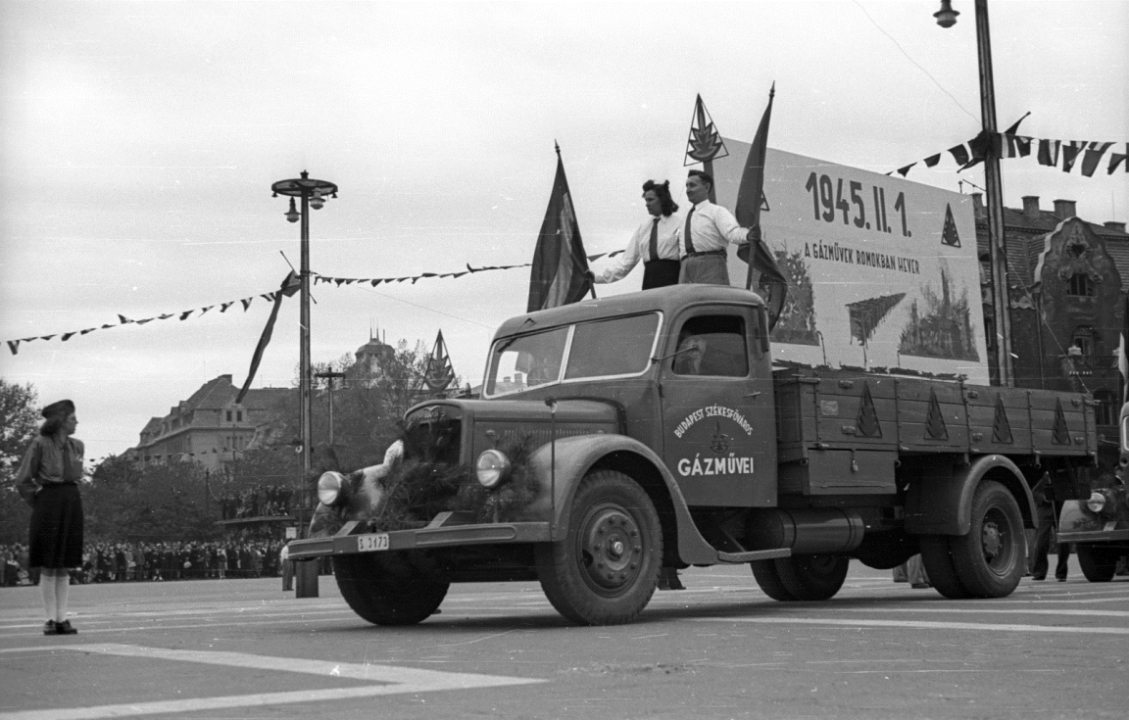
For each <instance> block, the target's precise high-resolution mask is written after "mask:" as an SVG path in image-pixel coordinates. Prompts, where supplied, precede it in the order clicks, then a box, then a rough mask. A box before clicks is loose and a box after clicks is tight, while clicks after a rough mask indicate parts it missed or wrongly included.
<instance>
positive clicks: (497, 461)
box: [474, 450, 511, 488]
mask: <svg viewBox="0 0 1129 720" xmlns="http://www.w3.org/2000/svg"><path fill="white" fill-rule="evenodd" d="M510 469H511V465H510V459H509V458H508V457H506V454H505V453H503V452H500V451H498V450H487V451H486V452H484V453H482V454H481V455H479V456H478V462H477V463H475V466H474V472H475V474H476V475H477V476H478V482H479V483H481V485H482V487H484V488H496V487H498V486H499V485H501V484H502V483H503V482H505V481H506V479H507V478H509V476H510Z"/></svg>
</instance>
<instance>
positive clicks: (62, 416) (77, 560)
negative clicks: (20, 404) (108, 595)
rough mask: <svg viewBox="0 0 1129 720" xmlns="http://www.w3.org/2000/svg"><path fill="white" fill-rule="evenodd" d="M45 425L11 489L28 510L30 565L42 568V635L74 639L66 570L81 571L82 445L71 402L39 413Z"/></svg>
mask: <svg viewBox="0 0 1129 720" xmlns="http://www.w3.org/2000/svg"><path fill="white" fill-rule="evenodd" d="M42 414H43V417H45V418H46V421H45V422H44V423H43V426H42V427H40V428H39V437H37V438H36V439H35V440H34V441H33V442H32V444H31V447H30V448H28V451H27V454H26V455H25V456H24V459H23V463H21V464H20V469H19V471H18V472H17V473H16V487H17V488H19V489H20V494H21V495H22V496H23V498H24V500H26V501H27V502H28V503H29V504H30V505H31V506H32V512H31V543H30V544H31V551H30V557H29V565H30V566H31V567H39V568H42V573H41V574H40V579H39V587H40V590H41V591H42V593H43V607H44V610H45V611H46V613H47V622H46V624H44V626H43V634H44V635H74V634H75V633H77V632H78V631H77V630H75V629H74V628H73V627H71V623H70V621H69V620H67V594H68V592H69V590H70V572H69V570H70V568H76V567H81V566H82V496H81V495H80V494H79V491H78V482H79V481H80V480H82V473H83V470H82V463H83V452H84V450H85V448H84V447H83V444H82V441H81V440H77V439H75V438H73V437H71V435H73V434H74V431H75V428H76V427H78V419H77V418H76V417H75V408H74V403H73V402H71V401H70V400H60V401H59V402H57V403H52V404H51V405H48V406H47V407H45V408H43V413H42Z"/></svg>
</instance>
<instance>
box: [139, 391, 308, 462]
mask: <svg viewBox="0 0 1129 720" xmlns="http://www.w3.org/2000/svg"><path fill="white" fill-rule="evenodd" d="M295 392H296V391H295V390H294V389H292V388H258V389H252V390H248V391H247V394H246V395H245V396H244V398H243V401H242V402H241V403H236V402H235V398H236V397H237V396H238V395H239V388H237V387H235V386H234V385H233V384H232V379H231V375H220V376H219V377H217V378H215V379H213V380H209V381H208V382H206V383H204V384H203V385H202V386H201V387H200V389H198V390H197V391H196V392H194V393H193V394H192V396H191V397H189V398H188V399H187V400H182V401H181V402H180V403H178V404H177V405H176V406H175V407H172V408H170V409H169V412H168V414H167V415H165V416H164V417H154V418H151V419H150V420H149V422H148V423H146V424H145V427H144V429H142V431H141V438H140V442H139V443H138V445H137V447H135V448H133V449H131V450H130V451H129V452H130V454H131V455H132V456H133V458H134V459H135V460H137V461H139V462H147V463H163V462H178V461H194V462H198V463H200V464H201V465H203V466H204V467H205V468H206V469H208V470H211V471H213V472H219V471H222V470H223V469H224V468H225V467H226V466H228V465H230V464H231V463H233V462H235V461H236V459H237V458H238V455H239V453H241V452H242V451H244V450H246V449H247V447H248V445H249V444H250V443H251V442H252V440H253V439H254V438H255V437H256V433H257V432H260V433H261V429H262V428H263V427H266V426H269V425H270V423H271V421H272V420H273V419H274V413H275V408H276V407H277V406H278V404H279V402H280V401H282V400H283V399H285V397H286V396H287V395H288V394H293V393H295Z"/></svg>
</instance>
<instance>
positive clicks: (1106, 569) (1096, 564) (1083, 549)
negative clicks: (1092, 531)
mask: <svg viewBox="0 0 1129 720" xmlns="http://www.w3.org/2000/svg"><path fill="white" fill-rule="evenodd" d="M1076 548H1077V550H1078V564H1079V565H1081V566H1082V574H1083V575H1085V576H1086V579H1087V580H1089V581H1090V582H1109V581H1110V580H1112V579H1113V573H1114V572H1115V571H1116V570H1117V558H1118V557H1119V555H1120V552H1121V551H1120V550H1117V549H1116V548H1107V547H1102V546H1100V545H1090V544H1087V543H1078V545H1077V546H1076Z"/></svg>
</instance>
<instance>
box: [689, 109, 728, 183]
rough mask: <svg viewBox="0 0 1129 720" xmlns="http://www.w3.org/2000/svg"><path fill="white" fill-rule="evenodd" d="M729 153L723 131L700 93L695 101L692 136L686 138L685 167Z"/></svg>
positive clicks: (691, 121) (726, 155) (691, 120)
mask: <svg viewBox="0 0 1129 720" xmlns="http://www.w3.org/2000/svg"><path fill="white" fill-rule="evenodd" d="M728 155H729V151H728V150H726V148H725V141H724V140H722V139H721V133H719V132H718V131H717V126H716V125H714V124H713V118H712V117H710V113H709V110H706V104H705V103H704V102H702V96H701V95H699V96H698V98H697V100H695V101H694V117H693V118H691V119H690V136H689V137H688V138H687V139H686V160H685V162H684V163H683V167H685V166H687V165H695V164H697V163H700V162H710V161H712V160H714V159H716V158H723V157H728Z"/></svg>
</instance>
